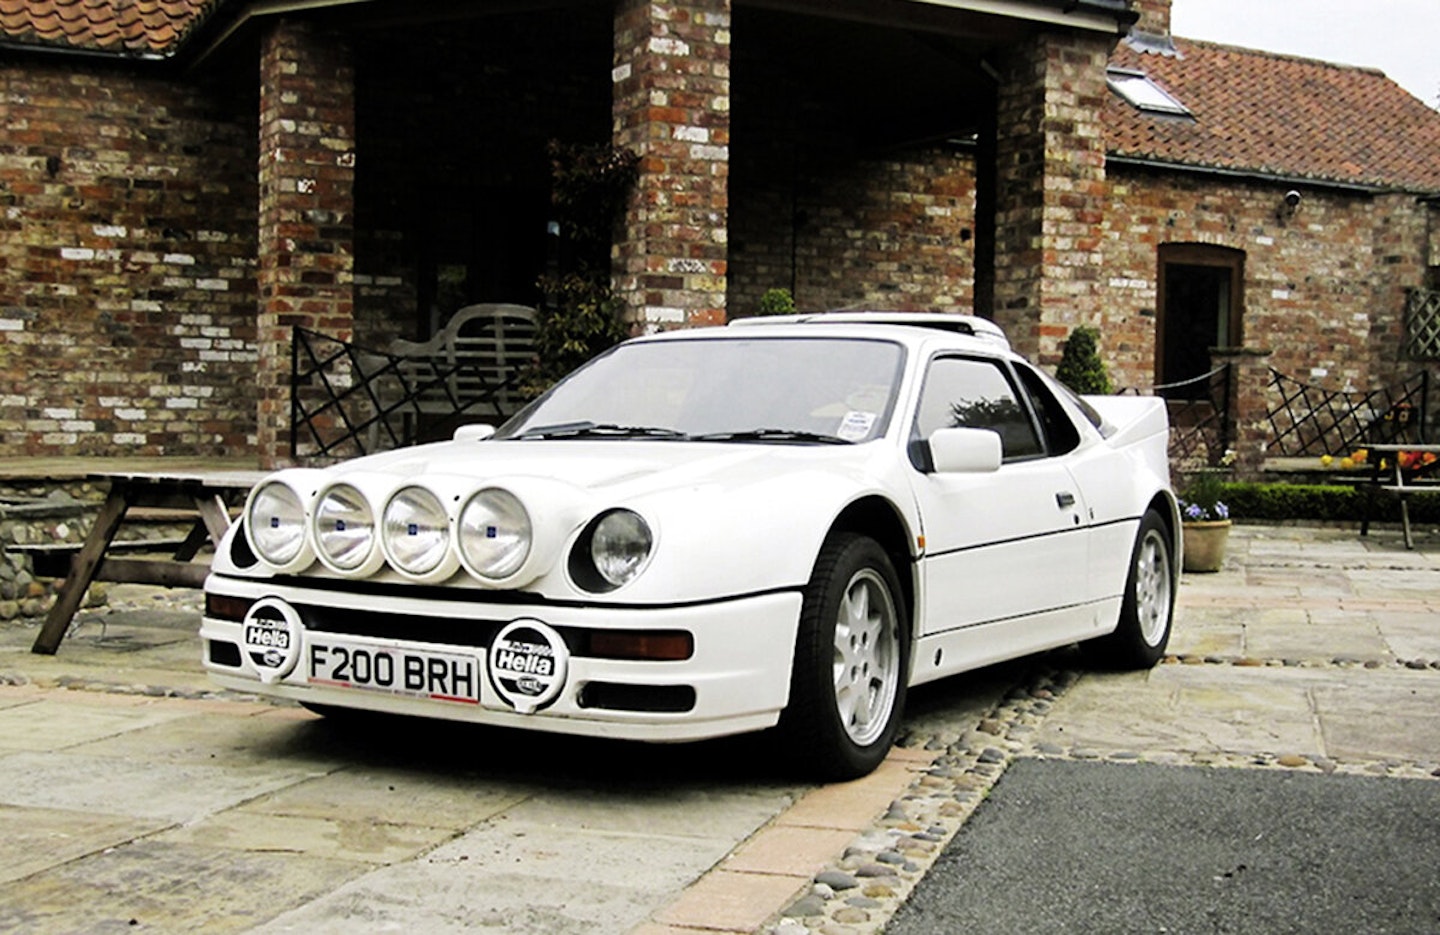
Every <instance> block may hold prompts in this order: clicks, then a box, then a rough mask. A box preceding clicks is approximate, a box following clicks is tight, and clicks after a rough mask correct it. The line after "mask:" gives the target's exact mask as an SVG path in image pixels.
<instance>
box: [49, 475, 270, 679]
mask: <svg viewBox="0 0 1440 935" xmlns="http://www.w3.org/2000/svg"><path fill="white" fill-rule="evenodd" d="M264 476H265V475H264V473H263V472H259V471H196V472H158V473H156V472H123V473H104V474H91V475H89V478H90V479H91V480H95V481H103V482H105V483H107V484H109V487H110V490H109V493H107V494H106V496H105V502H104V503H103V504H101V506H100V514H99V515H98V516H97V517H96V518H95V525H94V526H92V527H91V528H90V534H89V535H88V536H86V537H85V542H84V543H83V544H82V545H81V546H80V547H79V549H78V550H75V551H74V552H73V553H71V554H70V555H69V556H68V557H69V558H70V563H69V569H68V572H67V574H66V576H65V583H64V584H63V585H61V586H60V590H59V593H57V594H56V595H55V604H54V605H53V606H52V607H51V608H50V613H49V614H48V615H47V616H46V618H45V624H44V626H42V627H41V628H40V634H39V635H38V636H36V637H35V643H34V645H33V646H31V647H30V651H31V652H34V653H40V654H43V655H47V656H52V655H54V654H55V651H56V650H57V649H59V647H60V641H61V640H63V639H64V638H65V633H66V631H68V630H69V628H70V621H71V619H72V618H73V617H74V616H75V611H76V610H78V609H79V607H80V601H81V599H82V598H83V597H84V596H85V589H86V588H88V587H90V583H91V582H92V581H119V582H129V583H134V584H154V585H161V586H163V587H171V588H174V587H183V588H198V587H200V586H201V585H202V584H204V582H205V577H206V575H208V574H209V572H210V568H209V565H208V564H201V563H199V562H192V561H191V559H193V558H194V557H195V555H196V554H198V553H199V551H200V547H201V546H202V545H205V544H206V543H209V544H212V545H218V544H219V542H220V537H221V536H223V535H224V534H225V531H226V530H227V529H228V528H229V527H230V511H231V509H232V508H233V507H234V506H235V505H236V504H237V503H239V502H240V501H241V500H243V499H244V498H245V495H246V494H247V493H249V491H250V488H251V487H253V486H254V485H255V484H257V483H258V482H259V481H260V480H261V478H263V477H264ZM132 509H161V510H182V511H185V513H186V515H188V516H189V517H190V518H191V521H192V523H193V525H192V526H191V529H190V532H189V534H188V535H186V536H185V537H184V539H182V540H181V544H180V545H179V547H178V548H176V549H175V551H174V552H173V553H171V554H170V555H169V556H168V557H167V558H163V559H154V558H115V557H112V553H113V552H115V551H116V545H117V543H116V534H117V533H118V532H119V531H120V527H121V526H122V525H123V524H124V522H125V519H126V516H127V514H129V513H130V511H131V510H132ZM121 541H122V542H125V541H126V540H121Z"/></svg>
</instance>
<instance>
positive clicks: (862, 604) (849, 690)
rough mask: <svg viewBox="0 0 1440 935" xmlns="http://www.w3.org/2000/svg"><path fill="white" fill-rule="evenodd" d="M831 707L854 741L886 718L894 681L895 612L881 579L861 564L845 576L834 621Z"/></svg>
mask: <svg viewBox="0 0 1440 935" xmlns="http://www.w3.org/2000/svg"><path fill="white" fill-rule="evenodd" d="M834 669H835V709H836V713H837V714H838V715H839V716H840V725H841V727H843V728H844V730H845V733H846V734H848V735H849V737H850V739H851V740H852V741H854V742H855V743H856V744H858V745H860V746H862V747H863V746H868V745H870V744H872V743H874V742H875V740H876V738H878V737H879V736H880V735H881V734H882V733H884V731H885V729H886V727H887V726H888V724H889V721H890V712H891V710H892V709H893V708H894V706H895V695H896V689H897V688H898V687H899V684H900V635H899V616H898V614H897V612H896V610H895V601H894V599H893V598H892V597H891V595H890V589H889V588H888V587H887V586H886V584H885V581H884V579H882V578H881V577H880V575H879V574H878V573H877V572H876V571H875V570H874V569H873V568H862V569H860V570H859V571H857V572H856V573H855V574H854V576H853V577H852V578H851V579H850V583H849V584H848V585H847V586H846V588H845V594H844V596H843V597H842V598H841V600H840V610H839V614H838V615H837V616H836V620H835V665H834Z"/></svg>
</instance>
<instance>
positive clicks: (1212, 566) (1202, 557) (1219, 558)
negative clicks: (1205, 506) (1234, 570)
mask: <svg viewBox="0 0 1440 935" xmlns="http://www.w3.org/2000/svg"><path fill="white" fill-rule="evenodd" d="M1180 529H1181V536H1182V539H1183V541H1184V545H1185V562H1184V566H1183V567H1184V569H1185V570H1186V571H1219V570H1220V566H1221V564H1223V563H1224V561H1225V541H1226V540H1227V539H1229V538H1230V521H1229V520H1228V519H1214V520H1200V521H1198V522H1187V523H1181V524H1180Z"/></svg>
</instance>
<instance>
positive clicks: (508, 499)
mask: <svg viewBox="0 0 1440 935" xmlns="http://www.w3.org/2000/svg"><path fill="white" fill-rule="evenodd" d="M458 536H459V540H460V558H461V560H462V561H463V562H464V564H465V567H466V569H468V570H469V572H470V573H471V574H473V575H475V577H477V578H481V579H484V580H487V581H499V580H501V579H504V578H508V577H510V576H511V575H513V574H515V573H516V572H517V571H519V570H520V568H521V566H523V565H524V564H525V559H527V558H528V557H529V556H530V546H531V543H532V542H533V541H534V531H533V529H532V527H531V525H530V514H529V513H527V512H526V511H525V506H524V505H523V504H522V503H521V502H520V500H519V498H518V497H516V496H515V495H514V494H513V493H511V492H510V491H508V490H501V489H500V488H498V487H490V488H487V489H485V490H481V491H479V492H478V493H476V494H475V495H474V496H473V497H471V498H470V500H469V501H468V502H467V503H466V504H465V508H464V509H463V510H461V511H460V524H459V528H458Z"/></svg>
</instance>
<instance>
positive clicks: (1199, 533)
mask: <svg viewBox="0 0 1440 935" xmlns="http://www.w3.org/2000/svg"><path fill="white" fill-rule="evenodd" d="M1224 491H1225V486H1224V482H1223V481H1222V480H1221V479H1220V475H1219V474H1217V473H1215V472H1213V471H1205V472H1201V473H1199V474H1196V475H1194V476H1193V477H1192V478H1190V480H1189V482H1188V483H1187V484H1186V485H1185V486H1184V488H1182V489H1181V491H1180V493H1179V496H1178V497H1177V499H1178V500H1179V501H1180V521H1181V522H1180V526H1181V536H1182V538H1183V542H1184V547H1185V562H1184V569H1185V570H1186V571H1201V572H1207V571H1219V570H1220V566H1221V564H1222V563H1224V561H1225V543H1226V541H1227V540H1228V539H1229V538H1230V507H1228V506H1227V505H1226V504H1225V501H1223V500H1221V499H1220V497H1221V495H1222V494H1223V493H1224Z"/></svg>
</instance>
